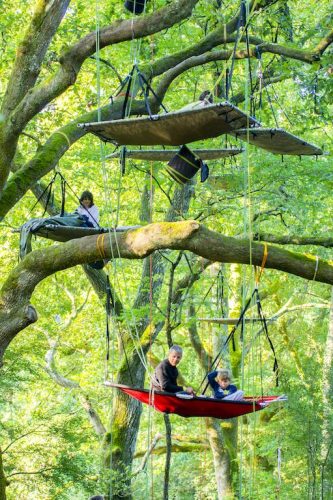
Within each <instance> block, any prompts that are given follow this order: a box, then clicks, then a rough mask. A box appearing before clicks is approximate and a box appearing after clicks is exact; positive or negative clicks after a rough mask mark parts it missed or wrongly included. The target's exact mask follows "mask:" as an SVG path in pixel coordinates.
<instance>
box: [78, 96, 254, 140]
mask: <svg viewBox="0 0 333 500" xmlns="http://www.w3.org/2000/svg"><path fill="white" fill-rule="evenodd" d="M254 125H259V123H258V122H257V121H256V120H255V119H254V118H251V117H250V116H248V115H246V114H245V113H243V111H241V110H240V109H238V108H237V107H236V106H233V105H232V104H230V103H229V102H222V103H219V104H208V105H204V106H203V107H194V108H193V109H183V110H182V109H180V110H179V111H175V112H172V113H167V114H164V115H153V116H152V117H151V118H150V117H143V118H129V119H123V120H113V121H105V122H96V123H80V124H79V127H83V128H84V129H86V130H87V131H88V132H92V133H93V134H95V135H97V136H99V137H100V138H101V139H102V140H104V141H107V142H113V143H115V144H119V145H136V146H152V145H158V144H160V145H163V146H181V145H182V144H188V143H190V142H194V141H199V140H202V139H208V138H210V137H218V136H219V135H221V134H227V133H229V132H231V131H233V130H238V129H240V128H244V127H251V126H254Z"/></svg>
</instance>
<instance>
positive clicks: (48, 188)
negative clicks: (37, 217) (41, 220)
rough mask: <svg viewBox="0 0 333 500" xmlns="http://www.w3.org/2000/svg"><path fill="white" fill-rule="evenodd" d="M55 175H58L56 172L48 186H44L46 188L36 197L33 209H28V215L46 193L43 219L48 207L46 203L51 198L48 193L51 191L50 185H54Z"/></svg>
mask: <svg viewBox="0 0 333 500" xmlns="http://www.w3.org/2000/svg"><path fill="white" fill-rule="evenodd" d="M57 175H58V172H56V173H55V174H54V176H53V178H52V179H51V181H50V182H49V183H48V185H47V186H46V188H45V189H44V190H43V192H42V194H41V195H39V197H38V199H37V201H36V203H34V205H33V207H32V208H31V209H30V213H31V212H32V211H33V210H34V208H35V207H36V205H37V204H38V203H39V202H40V200H41V199H42V198H43V196H44V195H45V194H46V192H47V197H46V200H47V201H46V204H45V210H44V213H43V217H44V215H45V212H46V208H47V205H48V203H49V201H50V197H51V193H50V191H51V190H52V185H53V183H54V181H55V179H56V177H57Z"/></svg>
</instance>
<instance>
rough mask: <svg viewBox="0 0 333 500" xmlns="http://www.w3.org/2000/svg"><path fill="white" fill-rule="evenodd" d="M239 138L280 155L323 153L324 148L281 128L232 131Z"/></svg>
mask: <svg viewBox="0 0 333 500" xmlns="http://www.w3.org/2000/svg"><path fill="white" fill-rule="evenodd" d="M231 134H232V135H233V136H235V137H236V138H237V139H238V138H239V139H241V140H242V141H246V142H249V143H250V144H253V146H257V147H259V148H262V149H266V151H270V152H271V153H276V154H280V155H322V154H323V151H322V149H320V148H318V147H317V146H314V145H313V144H310V143H308V142H306V141H304V140H303V139H300V138H299V137H297V136H296V135H293V134H290V133H289V132H286V131H285V130H283V129H281V128H257V127H254V128H250V129H248V128H246V129H240V130H236V131H234V132H232V133H231Z"/></svg>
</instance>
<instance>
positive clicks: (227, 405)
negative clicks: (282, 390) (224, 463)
mask: <svg viewBox="0 0 333 500" xmlns="http://www.w3.org/2000/svg"><path fill="white" fill-rule="evenodd" d="M105 385H107V386H108V387H116V388H117V389H120V390H121V391H123V392H124V393H125V394H127V395H128V396H131V397H132V398H135V399H137V400H138V401H141V403H146V404H149V405H150V406H153V407H154V408H155V410H158V411H160V412H162V413H176V414H177V415H180V416H181V417H214V418H222V419H226V418H233V417H240V416H242V415H245V414H246V413H252V412H254V411H259V410H262V409H263V408H265V407H266V406H267V405H268V404H270V403H272V402H273V401H276V400H283V399H282V397H281V396H263V397H255V398H254V397H245V398H244V400H242V401H228V400H224V399H213V398H209V397H206V396H202V397H197V396H194V397H193V398H191V399H181V398H179V397H177V396H176V395H175V394H172V393H170V392H158V391H153V392H151V391H149V390H147V389H135V388H132V387H128V386H127V385H120V384H113V383H112V382H105Z"/></svg>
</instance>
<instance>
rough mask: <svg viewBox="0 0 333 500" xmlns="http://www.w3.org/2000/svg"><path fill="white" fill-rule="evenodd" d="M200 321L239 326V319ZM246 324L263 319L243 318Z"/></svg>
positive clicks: (201, 319) (207, 319)
mask: <svg viewBox="0 0 333 500" xmlns="http://www.w3.org/2000/svg"><path fill="white" fill-rule="evenodd" d="M198 321H204V322H205V323H218V324H220V325H237V323H238V321H239V318H198ZM243 321H244V323H255V322H260V321H262V319H261V318H243V320H242V322H243ZM266 321H267V322H268V321H269V322H271V321H275V320H273V319H271V318H266Z"/></svg>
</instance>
